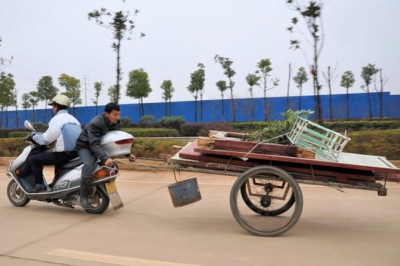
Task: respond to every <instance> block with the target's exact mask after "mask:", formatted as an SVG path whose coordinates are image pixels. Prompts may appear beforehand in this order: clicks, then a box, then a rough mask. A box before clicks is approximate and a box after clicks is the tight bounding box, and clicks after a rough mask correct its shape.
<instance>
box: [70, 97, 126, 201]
mask: <svg viewBox="0 0 400 266" xmlns="http://www.w3.org/2000/svg"><path fill="white" fill-rule="evenodd" d="M120 115H121V110H120V106H119V105H118V104H117V103H113V102H111V103H108V104H107V105H106V106H105V108H104V113H102V114H99V115H97V116H95V117H94V118H93V119H92V120H91V121H90V122H89V123H88V124H87V125H86V126H85V127H84V128H83V130H82V133H81V135H80V136H79V138H78V140H77V141H76V149H77V150H78V154H79V156H80V158H81V160H82V162H83V168H82V179H81V190H80V200H81V206H82V208H84V209H90V208H91V204H90V202H89V199H88V197H89V195H90V194H91V193H92V173H93V172H94V170H96V166H97V164H96V162H97V160H100V161H101V162H102V163H103V164H104V165H106V166H112V165H114V160H113V159H112V158H111V157H109V156H108V155H107V154H106V153H105V152H104V150H103V149H102V148H101V147H100V139H101V137H103V136H104V135H105V134H106V133H107V132H109V131H112V130H119V129H120V122H119V118H120ZM132 158H133V160H134V156H133V155H131V158H130V159H132Z"/></svg>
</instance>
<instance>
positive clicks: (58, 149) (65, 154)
mask: <svg viewBox="0 0 400 266" xmlns="http://www.w3.org/2000/svg"><path fill="white" fill-rule="evenodd" d="M49 105H51V106H52V107H53V113H54V117H53V118H52V119H51V120H50V121H49V128H48V129H47V130H46V132H44V133H43V134H34V135H31V136H30V137H29V138H28V139H27V140H31V141H33V142H36V143H37V144H39V145H49V144H51V143H53V142H54V141H55V145H54V149H53V150H52V151H43V152H40V153H37V154H35V155H32V156H30V157H29V159H28V160H29V164H30V166H31V169H32V172H33V175H34V177H35V181H36V185H35V186H33V188H32V189H31V190H30V191H29V192H32V193H35V192H40V191H42V190H45V189H46V186H45V184H44V179H43V166H44V165H56V166H57V165H62V164H64V163H66V162H68V161H69V160H71V159H73V158H75V157H77V156H78V154H77V151H76V150H75V144H76V140H77V138H78V137H79V135H80V133H81V124H80V123H79V121H78V120H77V119H76V118H75V117H73V116H72V115H70V114H69V113H68V111H67V109H68V107H69V105H70V100H69V98H68V97H67V96H65V95H63V94H57V95H56V96H55V97H54V98H53V99H52V100H51V102H50V103H49Z"/></svg>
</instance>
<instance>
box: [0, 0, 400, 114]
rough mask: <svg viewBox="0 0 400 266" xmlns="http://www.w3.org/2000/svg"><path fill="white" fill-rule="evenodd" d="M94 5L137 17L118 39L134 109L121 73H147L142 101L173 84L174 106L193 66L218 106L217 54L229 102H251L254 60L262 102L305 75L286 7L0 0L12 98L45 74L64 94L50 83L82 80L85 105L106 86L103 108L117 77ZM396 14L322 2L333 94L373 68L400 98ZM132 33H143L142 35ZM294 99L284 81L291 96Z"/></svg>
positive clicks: (342, 1)
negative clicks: (266, 66)
mask: <svg viewBox="0 0 400 266" xmlns="http://www.w3.org/2000/svg"><path fill="white" fill-rule="evenodd" d="M307 2H308V1H300V3H307ZM102 7H105V8H107V10H109V11H111V12H116V11H120V10H122V11H124V12H126V11H129V12H130V13H131V14H133V13H134V11H135V10H136V9H137V10H139V11H140V12H139V13H138V14H137V16H132V19H133V20H134V21H135V30H134V33H133V35H132V36H131V37H132V39H131V40H125V41H123V42H122V48H121V61H122V65H121V66H122V71H123V80H122V82H121V85H122V86H121V87H122V91H121V96H122V97H121V99H120V103H137V99H133V98H129V97H127V96H125V92H126V83H127V82H128V73H129V72H130V71H131V70H133V69H138V68H143V69H144V71H146V72H147V73H148V75H149V79H150V85H151V87H152V92H151V94H150V95H149V97H147V98H145V99H144V102H145V103H150V102H162V101H163V99H162V90H161V88H160V86H161V84H162V82H163V81H164V80H171V81H172V83H173V87H174V88H175V92H174V94H173V97H172V100H173V101H188V100H193V95H192V94H190V93H189V92H188V90H187V87H188V85H189V84H190V74H191V73H192V72H194V71H195V70H197V69H198V68H197V64H198V63H202V64H204V65H205V71H206V82H205V91H204V96H203V99H204V100H211V99H220V97H221V96H220V92H219V91H218V89H217V87H216V85H215V84H216V82H217V81H219V80H226V76H225V75H224V74H223V69H222V68H221V66H220V64H218V63H216V62H215V60H214V56H215V55H217V54H218V55H220V56H223V57H227V58H229V59H231V60H232V61H233V65H232V68H233V69H234V70H235V71H236V75H235V76H234V77H233V80H234V81H235V87H234V97H235V98H247V97H250V93H249V86H248V85H247V83H246V80H245V78H246V76H247V75H248V74H250V73H254V72H255V70H256V69H257V63H258V62H259V61H260V60H261V59H266V58H268V59H270V60H271V63H272V68H273V70H272V71H271V77H272V78H278V79H279V80H280V83H279V86H278V87H276V88H274V89H272V90H270V91H268V93H267V95H268V97H275V96H285V95H286V90H287V86H288V68H289V64H291V65H292V69H293V71H292V77H293V76H294V75H295V74H296V73H297V71H298V68H299V67H305V68H307V67H308V65H309V62H311V56H312V52H311V48H312V47H311V45H310V44H309V43H308V41H307V40H309V38H307V32H306V30H305V28H304V27H303V33H304V34H301V33H298V34H291V33H289V32H288V31H287V27H289V26H290V21H291V18H292V17H294V16H298V14H297V13H296V12H295V11H293V10H290V9H289V8H288V7H287V5H286V1H285V0H269V1H268V0H126V1H125V2H124V1H121V0H91V1H89V0H35V1H24V0H0V36H1V39H2V42H1V44H0V45H1V46H0V57H3V58H10V57H13V60H12V63H11V64H10V65H8V66H6V67H0V68H1V69H0V70H1V71H4V72H6V73H11V74H12V75H13V76H14V80H15V82H16V89H17V93H18V97H19V99H20V97H21V95H22V94H23V93H26V92H30V91H33V90H36V84H37V83H38V81H39V79H40V78H41V77H42V76H46V75H50V76H52V77H53V81H54V84H55V85H56V86H58V87H59V88H60V91H61V92H62V91H63V90H64V89H63V88H61V87H60V86H59V84H58V77H59V76H60V75H61V74H63V73H66V74H68V75H71V76H74V77H75V78H78V79H80V80H81V89H82V93H81V99H82V105H83V106H85V105H93V102H92V99H93V97H94V92H93V83H94V82H96V81H99V82H103V83H104V87H103V91H102V96H101V97H100V100H99V104H100V105H102V104H106V103H107V102H109V100H110V99H109V96H107V89H108V88H109V87H110V86H112V85H113V84H115V76H116V75H115V72H116V70H115V69H116V53H115V51H113V49H112V48H111V44H112V42H113V38H112V33H111V31H110V30H109V29H107V28H104V27H101V26H99V25H97V24H96V23H95V22H94V21H93V20H92V21H89V20H88V13H89V12H91V11H93V10H95V9H100V8H102ZM398 14H400V1H399V0H380V1H376V0H325V1H323V10H322V17H323V28H324V33H325V34H324V36H325V38H324V46H323V50H322V52H321V56H320V69H321V71H323V72H325V73H327V68H328V66H330V67H331V69H332V70H334V74H333V78H334V79H333V93H345V88H343V87H341V86H340V79H341V75H342V74H343V72H344V71H347V70H351V71H352V72H353V73H354V75H355V79H356V82H355V85H354V87H353V88H351V89H350V92H351V93H360V92H363V90H362V89H361V85H362V84H363V81H362V79H361V76H360V75H361V70H362V67H364V66H366V65H368V64H374V65H375V67H377V68H382V71H383V76H384V80H385V81H386V83H385V87H384V88H385V89H384V90H385V91H390V92H391V93H392V94H400V75H399V74H398V71H399V70H400V48H399V47H400V30H399V29H398V25H400V16H399V15H398ZM300 22H301V23H303V21H302V20H300ZM300 25H303V24H300ZM140 33H145V34H146V36H145V37H144V38H140V37H139V36H140ZM291 39H299V40H300V41H301V42H302V46H303V47H304V50H303V52H302V51H301V50H291V49H289V40H291ZM321 77H322V76H321ZM321 82H322V84H323V89H322V92H321V93H322V94H328V88H327V85H326V83H325V82H324V79H323V78H321ZM298 94H299V90H298V89H297V88H296V86H295V84H294V82H293V81H291V87H290V95H292V96H297V95H298ZM262 95H263V92H262V89H261V88H255V89H254V96H255V97H262ZM303 95H312V84H311V82H308V83H307V84H305V85H304V88H303ZM228 97H229V95H228V93H227V92H226V93H225V98H228Z"/></svg>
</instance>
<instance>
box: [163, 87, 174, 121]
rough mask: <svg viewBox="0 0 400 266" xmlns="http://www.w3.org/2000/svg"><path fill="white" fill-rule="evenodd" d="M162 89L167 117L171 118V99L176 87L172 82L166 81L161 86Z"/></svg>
mask: <svg viewBox="0 0 400 266" xmlns="http://www.w3.org/2000/svg"><path fill="white" fill-rule="evenodd" d="M161 89H162V90H163V94H162V98H163V100H164V101H165V116H171V113H172V110H171V106H172V103H171V99H172V95H173V93H174V91H175V89H174V87H173V86H172V81H171V80H164V81H163V83H162V84H161Z"/></svg>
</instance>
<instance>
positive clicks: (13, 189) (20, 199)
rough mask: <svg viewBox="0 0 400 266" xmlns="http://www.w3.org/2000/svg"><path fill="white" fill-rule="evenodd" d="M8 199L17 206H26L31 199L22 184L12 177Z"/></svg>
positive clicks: (8, 188)
mask: <svg viewBox="0 0 400 266" xmlns="http://www.w3.org/2000/svg"><path fill="white" fill-rule="evenodd" d="M7 197H8V200H9V201H10V202H11V203H12V204H13V205H14V206H17V207H24V206H25V205H26V204H28V203H29V202H30V201H31V200H30V199H29V198H28V197H27V196H26V194H25V192H24V191H23V190H22V188H21V187H20V185H19V184H18V183H17V182H16V181H15V180H14V179H12V180H11V181H10V183H8V186H7Z"/></svg>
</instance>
